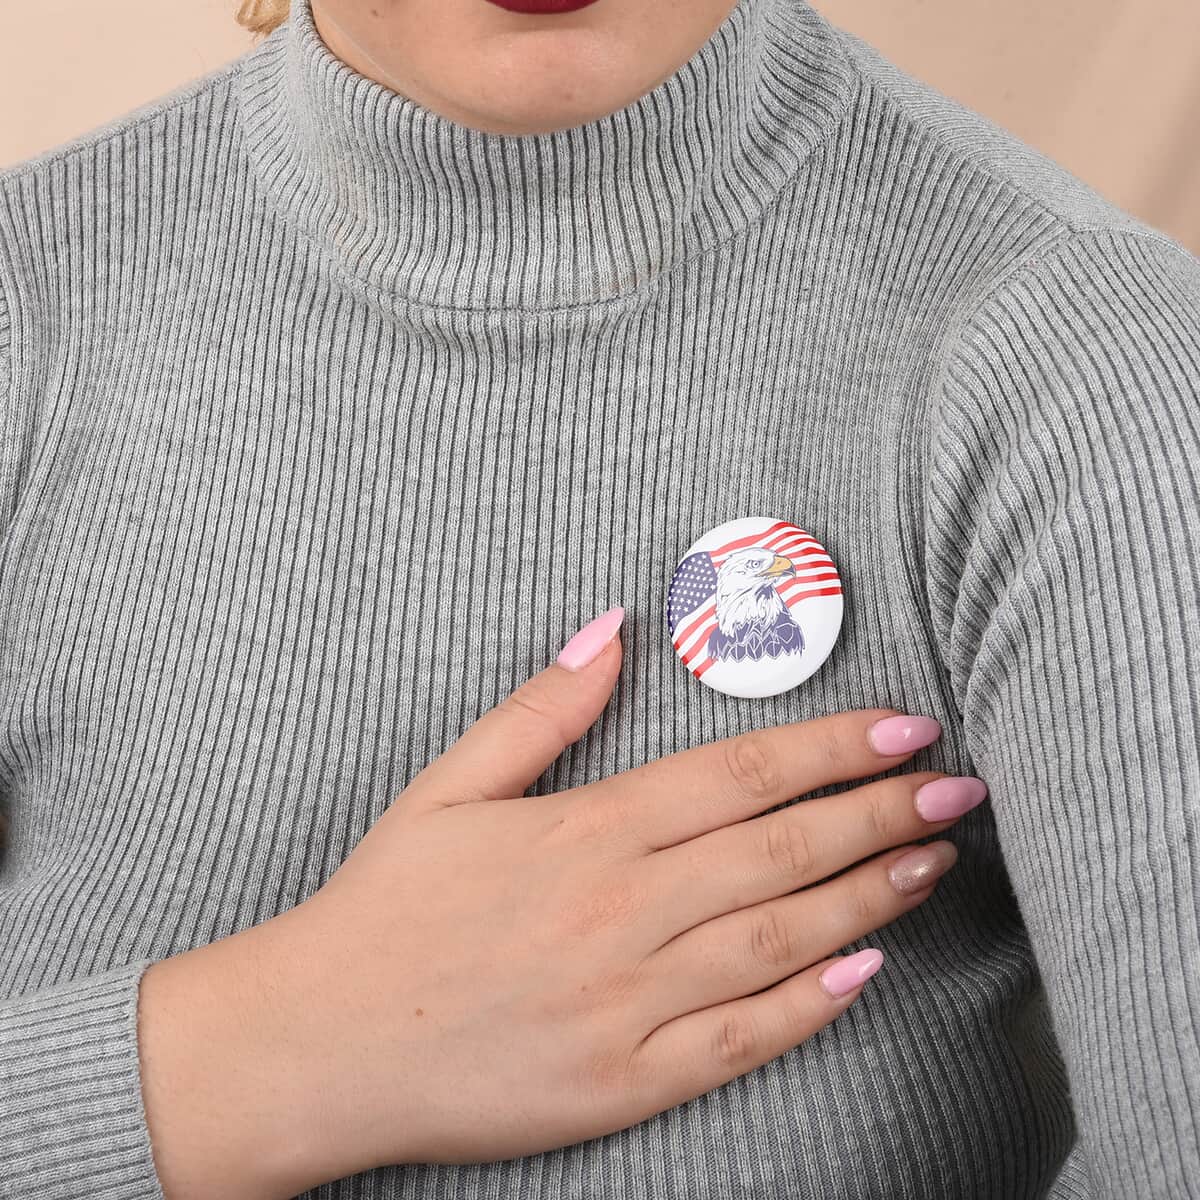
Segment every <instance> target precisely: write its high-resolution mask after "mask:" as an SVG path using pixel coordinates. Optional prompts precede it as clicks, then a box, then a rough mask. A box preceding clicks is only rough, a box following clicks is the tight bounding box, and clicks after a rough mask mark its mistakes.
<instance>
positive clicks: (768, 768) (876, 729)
mask: <svg viewBox="0 0 1200 1200" xmlns="http://www.w3.org/2000/svg"><path fill="white" fill-rule="evenodd" d="M941 732H942V727H941V725H940V724H939V723H938V722H937V721H935V720H934V719H933V718H932V717H921V716H910V715H908V714H905V713H900V712H897V710H896V709H894V708H867V709H853V710H851V711H849V712H843V713H835V714H833V715H832V716H827V717H817V718H815V719H813V720H811V721H799V722H795V723H793V724H790V725H772V726H768V727H767V728H765V729H755V730H752V731H750V732H749V733H742V734H738V735H737V736H735V737H729V738H722V739H721V740H719V741H715V742H708V743H706V744H705V745H703V746H696V747H693V748H692V749H690V750H680V751H678V752H677V753H675V754H668V755H665V756H664V757H663V758H659V759H655V760H654V761H653V762H650V763H646V764H645V765H644V766H641V767H635V768H634V769H633V770H630V771H623V772H622V773H621V774H620V775H610V776H609V777H608V778H606V779H601V780H597V781H596V782H595V783H589V784H585V785H583V786H582V787H578V788H574V789H572V790H571V792H570V795H571V796H572V797H574V798H575V799H577V800H578V802H579V803H580V804H582V805H584V806H585V807H587V808H588V809H589V810H592V811H590V813H589V817H590V818H592V819H594V820H595V821H596V822H597V823H598V824H600V825H601V826H603V828H605V829H610V830H621V831H622V832H623V833H627V834H628V835H629V836H630V838H631V839H633V840H635V841H639V842H641V843H642V844H643V846H644V848H645V849H647V850H661V849H664V848H665V847H667V846H674V845H677V844H678V843H680V842H685V841H688V840H689V839H691V838H695V837H700V836H701V835H702V834H705V833H711V832H712V831H713V830H714V829H720V828H722V827H723V826H725V825H731V824H734V823H735V822H737V821H744V820H746V819H747V818H749V817H753V816H756V815H757V814H759V813H762V812H765V811H766V810H767V809H769V808H772V807H774V806H775V805H776V804H782V803H783V802H784V801H786V800H791V799H793V798H794V797H796V796H803V795H804V794H805V793H806V792H811V791H815V790H816V789H817V788H821V787H826V786H828V785H829V784H832V783H842V782H844V781H846V780H849V779H861V778H863V777H864V776H867V775H874V774H877V773H878V772H880V771H886V770H888V769H889V768H890V767H894V766H897V765H899V764H900V763H903V762H905V761H907V760H908V759H909V758H911V757H912V756H913V755H914V754H915V753H916V752H917V751H918V750H920V749H921V748H922V747H924V746H928V745H929V744H930V743H931V742H934V741H936V740H937V738H938V737H939V736H940V735H941Z"/></svg>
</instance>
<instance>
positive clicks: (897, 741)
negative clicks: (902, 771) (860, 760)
mask: <svg viewBox="0 0 1200 1200" xmlns="http://www.w3.org/2000/svg"><path fill="white" fill-rule="evenodd" d="M941 732H942V727H941V725H939V724H938V723H937V721H935V720H934V719H933V718H932V717H908V716H902V717H884V718H883V720H882V721H876V722H875V724H874V725H872V726H871V728H870V729H868V730H867V741H869V742H870V743H871V745H872V747H874V749H875V752H876V753H877V754H911V753H912V752H913V751H914V750H920V749H921V747H922V746H928V745H929V744H930V743H931V742H936V741H937V739H938V737H939V736H940V735H941Z"/></svg>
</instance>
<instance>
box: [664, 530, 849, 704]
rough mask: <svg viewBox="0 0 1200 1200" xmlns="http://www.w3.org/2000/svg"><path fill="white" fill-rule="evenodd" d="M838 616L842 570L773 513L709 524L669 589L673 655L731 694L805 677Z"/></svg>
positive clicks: (772, 688) (771, 689) (771, 688)
mask: <svg viewBox="0 0 1200 1200" xmlns="http://www.w3.org/2000/svg"><path fill="white" fill-rule="evenodd" d="M772 590H773V592H774V596H778V600H775V598H774V596H773V595H772ZM841 614H842V583H841V578H840V576H839V573H838V569H837V567H836V565H835V564H834V561H833V559H832V558H831V557H830V556H829V554H828V553H827V551H826V550H825V547H824V546H822V545H821V543H820V542H819V541H818V540H817V539H816V538H815V537H814V536H813V535H812V534H811V533H809V532H808V531H807V530H805V529H802V528H801V527H800V526H798V525H795V524H793V523H792V522H790V521H779V520H773V519H770V518H762V517H744V518H740V519H738V520H734V521H728V522H726V523H725V524H724V525H720V526H718V527H717V528H716V529H713V530H710V531H709V533H707V534H705V535H704V536H703V537H702V538H700V539H699V540H698V541H697V542H696V544H695V545H694V546H692V547H691V548H690V549H689V550H688V552H687V553H686V554H685V555H684V557H683V559H682V560H681V561H680V563H679V566H678V567H677V568H676V570H675V574H674V577H673V578H672V580H671V583H670V586H669V587H668V589H667V604H666V619H667V626H668V629H669V631H670V635H671V643H672V645H673V646H674V648H675V651H676V653H677V654H678V655H679V657H680V659H681V660H682V661H683V663H684V665H685V666H686V667H687V668H688V670H689V671H691V672H692V674H693V675H695V676H696V678H697V679H701V680H704V681H705V682H706V683H709V684H710V685H711V686H713V687H715V688H717V690H719V691H727V692H730V693H731V694H734V695H750V696H757V695H773V694H776V693H777V692H779V691H784V690H786V689H787V688H788V687H793V686H795V684H796V683H798V682H800V681H802V679H803V678H806V677H807V676H808V675H809V674H811V673H812V672H813V671H814V670H816V668H817V667H819V666H820V665H821V662H823V661H824V659H825V658H826V657H827V656H828V654H829V651H830V649H832V645H833V641H834V640H835V639H836V636H837V632H838V629H839V628H840V625H841ZM755 622H757V623H758V627H757V628H756V627H755ZM801 660H804V661H803V662H801ZM710 673H712V674H711V676H710ZM718 676H719V677H720V678H718ZM706 677H708V678H706ZM789 681H790V682H789ZM764 689H767V690H764Z"/></svg>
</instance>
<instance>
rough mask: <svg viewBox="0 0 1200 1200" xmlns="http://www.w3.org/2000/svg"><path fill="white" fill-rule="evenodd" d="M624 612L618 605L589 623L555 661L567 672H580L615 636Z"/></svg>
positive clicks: (623, 617)
mask: <svg viewBox="0 0 1200 1200" xmlns="http://www.w3.org/2000/svg"><path fill="white" fill-rule="evenodd" d="M624 619H625V610H624V609H623V608H622V607H621V606H620V605H619V604H618V605H617V607H616V608H610V609H609V610H608V612H605V613H601V614H600V615H599V616H598V617H597V618H596V619H595V620H594V621H589V622H588V623H587V624H586V625H585V626H584V627H583V628H582V629H581V630H580V631H579V632H578V633H577V634H576V635H575V636H574V637H573V638H572V639H571V640H570V641H569V642H568V643H567V644H566V645H565V646H564V647H563V648H562V650H561V651H560V652H559V655H558V658H557V659H556V660H555V661H556V662H557V663H558V665H559V666H560V667H566V669H567V670H568V671H582V670H583V668H584V667H586V666H587V665H588V663H590V662H592V661H593V660H594V659H595V658H596V657H597V656H598V655H599V653H600V651H601V650H603V649H604V647H605V646H607V645H608V643H609V642H611V641H612V640H613V638H614V637H616V635H617V630H618V629H620V627H621V622H622V621H623V620H624Z"/></svg>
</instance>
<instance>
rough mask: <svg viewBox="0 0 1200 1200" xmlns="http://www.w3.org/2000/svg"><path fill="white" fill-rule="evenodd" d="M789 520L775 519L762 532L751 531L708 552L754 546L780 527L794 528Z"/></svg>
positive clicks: (714, 552) (717, 552) (719, 552)
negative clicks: (773, 522)
mask: <svg viewBox="0 0 1200 1200" xmlns="http://www.w3.org/2000/svg"><path fill="white" fill-rule="evenodd" d="M795 528H796V527H795V525H793V524H792V523H791V522H790V521H776V522H775V524H774V525H772V526H771V527H770V528H769V529H764V530H763V531H762V533H752V534H749V535H747V536H746V537H740V538H737V539H736V540H735V541H732V542H726V543H725V545H723V546H718V547H717V548H716V549H715V550H710V551H709V554H728V553H729V552H730V551H731V550H740V549H741V548H742V547H743V546H756V545H758V543H759V542H760V541H761V540H762V539H763V538H765V537H771V536H772V535H774V534H775V533H776V532H778V531H779V530H780V529H795Z"/></svg>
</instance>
